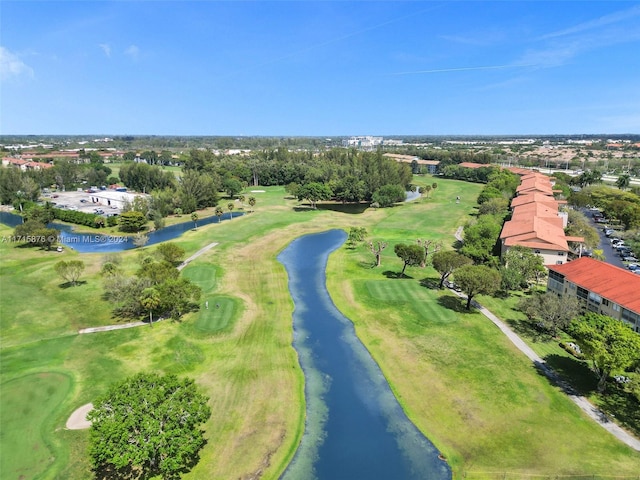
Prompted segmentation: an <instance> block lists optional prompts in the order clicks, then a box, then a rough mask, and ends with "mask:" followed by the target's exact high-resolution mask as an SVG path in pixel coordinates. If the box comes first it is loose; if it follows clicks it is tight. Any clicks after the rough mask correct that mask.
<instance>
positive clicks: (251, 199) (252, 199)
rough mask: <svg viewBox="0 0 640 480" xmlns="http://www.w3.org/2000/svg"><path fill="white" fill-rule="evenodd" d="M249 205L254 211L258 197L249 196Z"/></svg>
mask: <svg viewBox="0 0 640 480" xmlns="http://www.w3.org/2000/svg"><path fill="white" fill-rule="evenodd" d="M249 206H250V207H251V211H252V212H253V207H255V206H256V197H249Z"/></svg>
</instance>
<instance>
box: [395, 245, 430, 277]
mask: <svg viewBox="0 0 640 480" xmlns="http://www.w3.org/2000/svg"><path fill="white" fill-rule="evenodd" d="M393 251H394V252H395V253H396V255H397V256H398V257H400V259H401V260H402V261H403V263H404V265H403V266H402V271H401V272H400V276H404V271H405V270H406V268H407V266H416V265H420V264H421V263H422V262H423V260H424V249H423V248H422V246H420V245H407V244H405V243H398V244H397V245H396V246H395V247H393Z"/></svg>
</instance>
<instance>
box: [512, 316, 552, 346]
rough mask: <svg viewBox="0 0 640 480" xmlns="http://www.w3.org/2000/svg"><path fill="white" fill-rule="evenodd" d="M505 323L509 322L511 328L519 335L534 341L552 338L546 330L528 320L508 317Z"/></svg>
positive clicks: (544, 340) (546, 340)
mask: <svg viewBox="0 0 640 480" xmlns="http://www.w3.org/2000/svg"><path fill="white" fill-rule="evenodd" d="M507 324H509V326H510V327H511V329H512V330H513V331H514V332H516V333H517V334H518V335H519V336H521V337H526V338H529V339H531V341H533V342H535V343H539V342H548V341H549V340H551V338H552V337H551V335H550V334H549V332H548V331H546V330H544V329H540V328H538V327H536V325H535V324H534V323H532V322H531V321H529V320H521V319H518V318H508V319H507Z"/></svg>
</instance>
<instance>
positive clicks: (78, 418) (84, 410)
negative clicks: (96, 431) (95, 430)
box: [66, 403, 93, 430]
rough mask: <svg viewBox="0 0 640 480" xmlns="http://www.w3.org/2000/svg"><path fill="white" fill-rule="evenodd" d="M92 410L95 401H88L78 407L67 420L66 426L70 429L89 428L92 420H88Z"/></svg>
mask: <svg viewBox="0 0 640 480" xmlns="http://www.w3.org/2000/svg"><path fill="white" fill-rule="evenodd" d="M91 410H93V403H87V404H86V405H83V406H81V407H80V408H78V409H77V410H76V411H75V412H73V413H72V414H71V416H70V417H69V419H68V420H67V424H66V427H67V428H68V429H69V430H84V429H87V428H89V427H90V426H91V422H90V421H89V420H87V415H88V413H89V412H90V411H91Z"/></svg>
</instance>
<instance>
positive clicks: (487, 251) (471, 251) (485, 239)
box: [460, 215, 502, 263]
mask: <svg viewBox="0 0 640 480" xmlns="http://www.w3.org/2000/svg"><path fill="white" fill-rule="evenodd" d="M501 229H502V224H501V222H498V220H497V219H496V218H495V217H494V216H493V215H482V216H480V217H479V218H478V221H477V222H476V223H474V224H472V225H467V226H466V227H465V228H464V244H463V245H462V248H461V249H460V253H462V254H464V255H466V256H467V257H471V258H472V259H473V260H474V261H476V262H478V263H491V262H492V261H493V260H492V257H493V250H494V247H495V245H496V242H497V240H498V235H500V230H501Z"/></svg>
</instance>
